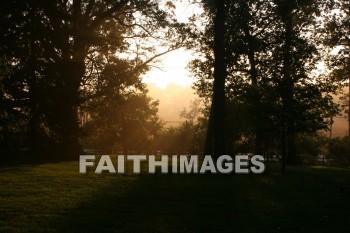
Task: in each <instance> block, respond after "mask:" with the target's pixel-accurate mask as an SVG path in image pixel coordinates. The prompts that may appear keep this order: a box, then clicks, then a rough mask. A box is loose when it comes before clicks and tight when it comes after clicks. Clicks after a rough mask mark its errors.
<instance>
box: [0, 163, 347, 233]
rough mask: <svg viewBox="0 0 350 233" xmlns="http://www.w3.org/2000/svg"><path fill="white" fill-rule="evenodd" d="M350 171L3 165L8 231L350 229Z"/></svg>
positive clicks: (2, 227) (2, 220)
mask: <svg viewBox="0 0 350 233" xmlns="http://www.w3.org/2000/svg"><path fill="white" fill-rule="evenodd" d="M349 224H350V170H347V169H338V168H323V167H313V168H308V167H299V168H288V172H287V173H286V174H281V173H280V172H279V168H276V167H268V169H267V170H266V172H265V173H264V174H263V175H234V174H232V175H162V174H156V175H145V174H143V175H110V174H102V175H96V174H93V173H88V174H79V173H78V163H76V162H64V163H52V164H41V165H27V166H24V165H21V166H12V167H6V168H0V232H35V233H37V232H64V233H69V232H150V233H157V232H201V233H202V232H203V233H205V232H215V233H229V232H240V233H245V232H269V233H273V232H308V233H312V232H315V233H316V232H317V233H320V232H337V233H341V232H344V233H345V232H350V225H349Z"/></svg>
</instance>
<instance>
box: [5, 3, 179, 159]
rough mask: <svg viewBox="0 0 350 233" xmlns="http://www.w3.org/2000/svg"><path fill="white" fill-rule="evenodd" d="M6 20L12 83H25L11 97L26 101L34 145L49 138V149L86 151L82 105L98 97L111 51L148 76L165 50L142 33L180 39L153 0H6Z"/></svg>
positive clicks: (38, 146)
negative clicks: (82, 143) (82, 142)
mask: <svg viewBox="0 0 350 233" xmlns="http://www.w3.org/2000/svg"><path fill="white" fill-rule="evenodd" d="M2 21H3V22H6V23H5V27H3V28H2V30H3V31H2V32H3V33H2V35H3V36H2V38H1V41H2V42H3V43H4V44H5V45H7V46H9V50H8V51H9V52H8V54H7V55H8V57H9V59H10V60H11V61H13V63H12V64H13V66H14V75H13V76H12V78H11V79H12V80H11V82H13V81H14V80H13V79H14V77H16V78H18V79H19V83H21V86H18V87H17V89H15V88H12V89H11V90H9V92H8V93H7V94H6V95H5V96H6V101H8V102H12V103H13V106H10V107H11V108H16V107H19V104H15V102H19V101H20V102H21V104H23V105H24V106H26V108H27V112H28V115H29V117H30V129H31V135H32V136H31V139H32V148H33V149H37V150H38V149H40V150H42V141H43V140H42V138H43V137H44V138H46V139H47V140H46V141H48V143H47V147H48V148H55V149H54V150H57V151H59V152H65V153H64V154H67V155H68V154H69V153H70V154H76V153H77V151H79V147H80V146H79V134H80V133H79V132H80V129H79V118H78V112H79V108H80V106H81V105H82V104H83V103H84V102H85V101H87V100H89V99H91V98H95V95H90V94H91V92H94V91H92V90H94V89H96V88H97V87H98V83H96V82H95V81H96V80H97V79H96V76H99V73H100V72H101V70H103V67H104V66H106V65H108V63H109V60H110V59H111V57H113V56H115V55H116V54H118V55H119V56H121V55H124V56H127V57H128V58H130V60H133V61H132V64H134V67H133V68H134V72H135V73H137V74H141V73H142V72H145V71H146V70H147V64H148V63H150V62H152V61H153V59H155V58H156V57H158V55H154V54H153V52H154V45H152V43H140V39H141V40H144V41H145V40H147V39H149V40H155V41H157V44H158V45H162V44H165V42H169V40H165V38H174V36H173V33H174V31H173V30H169V27H170V26H171V25H177V24H176V23H175V22H174V21H173V20H172V19H171V18H169V16H168V15H167V14H166V13H165V11H163V10H161V9H160V7H159V4H158V2H157V1H146V0H142V1H132V0H120V1H94V0H89V1H87V0H73V1H66V0H60V1H23V0H19V1H7V2H6V3H4V5H3V6H2ZM160 31H161V32H160ZM178 41H180V40H178ZM177 44H178V43H176V45H175V44H172V45H171V46H168V47H170V49H169V50H172V49H174V47H177ZM120 68H123V67H120ZM10 92H13V93H15V92H22V93H21V95H20V96H19V97H17V96H13V95H12V93H10ZM93 94H96V93H93ZM9 96H11V97H9ZM22 109H24V108H22ZM63 119H64V120H63ZM68 152H69V153H68Z"/></svg>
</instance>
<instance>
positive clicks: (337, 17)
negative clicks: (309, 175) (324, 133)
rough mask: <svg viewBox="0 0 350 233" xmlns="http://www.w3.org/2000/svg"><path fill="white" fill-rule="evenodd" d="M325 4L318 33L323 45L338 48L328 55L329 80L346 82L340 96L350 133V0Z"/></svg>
mask: <svg viewBox="0 0 350 233" xmlns="http://www.w3.org/2000/svg"><path fill="white" fill-rule="evenodd" d="M324 5H325V15H324V18H325V23H324V24H323V25H322V27H320V34H321V38H322V40H323V43H324V45H325V46H328V47H330V48H331V49H332V50H333V49H338V50H339V51H338V52H337V54H336V55H331V56H329V59H328V67H329V68H330V69H331V70H332V73H331V75H330V76H331V80H332V81H334V82H342V83H343V84H344V83H345V82H348V94H347V95H346V94H345V95H344V96H342V100H343V103H342V105H343V108H344V109H345V112H346V113H347V115H348V122H349V124H348V133H349V135H350V57H349V52H350V20H349V15H350V1H348V0H345V1H338V0H336V1H330V2H327V3H325V4H324Z"/></svg>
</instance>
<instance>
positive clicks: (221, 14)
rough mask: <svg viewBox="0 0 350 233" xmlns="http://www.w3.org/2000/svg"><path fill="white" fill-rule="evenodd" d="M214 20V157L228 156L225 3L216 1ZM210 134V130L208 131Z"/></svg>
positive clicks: (221, 0) (222, 0)
mask: <svg viewBox="0 0 350 233" xmlns="http://www.w3.org/2000/svg"><path fill="white" fill-rule="evenodd" d="M215 7H216V15H215V18H214V28H215V29H214V30H215V31H214V57H215V62H214V85H213V101H212V107H213V112H212V116H211V117H213V128H214V134H213V135H214V137H213V139H214V155H215V156H216V157H218V156H220V155H222V154H226V145H225V80H226V76H227V73H226V64H225V1H224V0H215ZM208 131H209V132H210V130H208Z"/></svg>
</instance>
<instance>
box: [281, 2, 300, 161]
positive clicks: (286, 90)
mask: <svg viewBox="0 0 350 233" xmlns="http://www.w3.org/2000/svg"><path fill="white" fill-rule="evenodd" d="M286 7H288V3H287V4H286ZM291 11H292V9H287V10H286V15H285V16H283V21H284V27H285V38H284V43H285V45H284V50H283V81H282V83H283V84H282V85H283V87H282V101H283V109H284V111H283V117H282V131H284V133H282V137H286V139H282V144H283V145H282V147H283V148H287V150H285V149H284V150H282V151H284V154H283V153H282V156H283V157H284V159H283V160H282V161H283V162H284V163H288V164H289V165H295V164H296V162H297V159H296V145H295V134H296V132H295V126H294V125H295V120H294V116H293V110H292V108H293V106H292V102H293V92H294V83H293V80H292V77H291V76H292V64H293V61H292V54H291V51H292V36H293V25H292V17H291ZM286 142H287V143H288V146H287V147H286V145H285V144H286ZM283 166H285V165H283Z"/></svg>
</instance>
